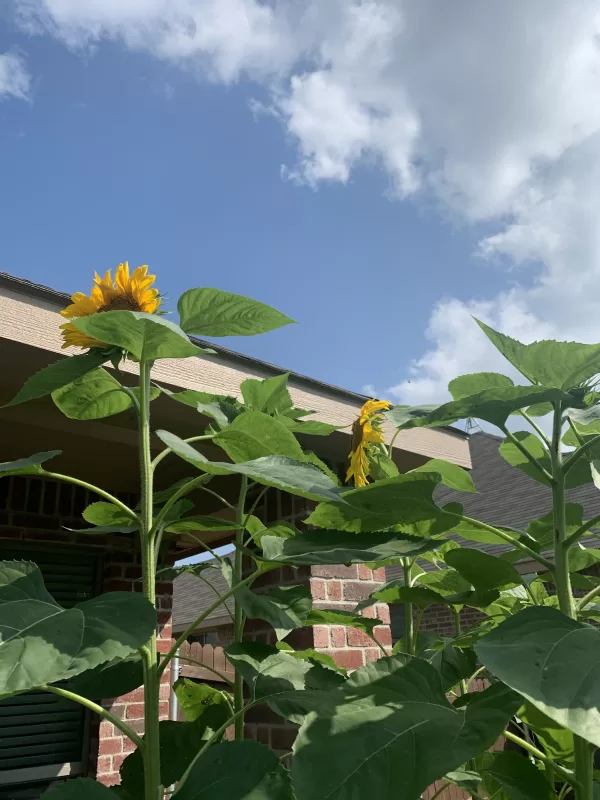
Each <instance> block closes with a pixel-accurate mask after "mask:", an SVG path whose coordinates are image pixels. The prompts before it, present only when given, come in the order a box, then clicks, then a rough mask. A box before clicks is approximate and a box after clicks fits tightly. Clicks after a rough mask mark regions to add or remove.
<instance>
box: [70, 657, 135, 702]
mask: <svg viewBox="0 0 600 800" xmlns="http://www.w3.org/2000/svg"><path fill="white" fill-rule="evenodd" d="M143 682H144V667H143V664H142V659H141V657H140V654H139V653H135V654H134V655H131V656H128V657H127V658H123V659H116V660H115V661H108V662H106V663H104V664H100V666H98V667H95V668H94V669H88V670H87V671H86V672H82V673H81V674H80V675H77V676H76V677H75V678H72V679H71V681H70V682H69V689H70V690H71V691H73V692H75V693H76V694H80V695H82V696H83V697H89V698H90V699H91V700H107V699H109V698H111V697H122V696H123V695H124V694H128V693H129V692H133V691H134V689H137V688H138V687H139V686H141V685H142V684H143Z"/></svg>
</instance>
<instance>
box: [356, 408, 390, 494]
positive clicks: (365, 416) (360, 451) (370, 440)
mask: <svg viewBox="0 0 600 800" xmlns="http://www.w3.org/2000/svg"><path fill="white" fill-rule="evenodd" d="M388 408H391V403H388V402H387V400H367V402H366V403H365V404H364V406H363V407H362V408H361V410H360V415H359V417H358V419H356V420H355V421H354V424H353V425H352V449H351V451H350V456H349V458H350V466H349V467H348V472H347V473H346V481H349V480H350V478H354V485H355V486H366V485H367V483H368V480H367V478H368V477H369V472H370V465H369V451H370V450H372V449H373V448H374V447H378V446H379V445H382V444H383V443H384V438H383V429H382V426H383V413H382V412H383V411H387V410H388Z"/></svg>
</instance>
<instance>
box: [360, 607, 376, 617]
mask: <svg viewBox="0 0 600 800" xmlns="http://www.w3.org/2000/svg"><path fill="white" fill-rule="evenodd" d="M361 613H362V615H363V617H366V618H367V619H376V617H377V611H376V610H375V606H368V607H367V608H363V610H362V612H361Z"/></svg>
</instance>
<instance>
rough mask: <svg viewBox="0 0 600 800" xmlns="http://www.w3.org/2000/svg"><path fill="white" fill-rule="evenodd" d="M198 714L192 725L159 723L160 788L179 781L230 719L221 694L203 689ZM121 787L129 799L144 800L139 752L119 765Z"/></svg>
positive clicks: (141, 763) (131, 754)
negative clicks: (200, 752) (201, 702)
mask: <svg viewBox="0 0 600 800" xmlns="http://www.w3.org/2000/svg"><path fill="white" fill-rule="evenodd" d="M203 688H204V689H205V692H204V702H203V704H202V709H201V713H199V714H198V715H197V716H196V718H195V719H194V721H193V722H175V721H172V720H161V721H160V722H159V723H158V727H159V737H160V773H161V774H160V778H161V782H162V784H163V785H164V786H171V785H172V784H174V783H176V782H177V781H179V780H181V778H182V776H183V774H184V772H185V771H186V769H187V768H188V766H189V764H190V763H191V762H192V760H193V759H194V757H195V756H196V754H197V753H198V751H199V750H200V748H201V747H202V745H203V744H204V743H205V742H206V741H207V739H209V738H210V737H211V736H212V735H213V733H215V732H216V731H217V730H218V729H219V728H220V727H221V726H222V725H224V724H225V723H226V722H227V720H228V719H229V717H230V716H231V710H230V709H231V706H230V704H229V703H228V702H227V701H226V699H225V697H224V696H223V693H222V692H219V691H218V690H217V689H211V688H210V687H208V686H205V687H203ZM120 772H121V785H122V787H123V789H124V790H125V792H126V796H128V797H131V799H132V800H144V797H145V795H144V765H143V761H142V755H141V753H140V751H139V750H135V751H134V752H133V753H130V754H129V755H128V756H127V758H126V759H125V761H123V763H122V764H121V770H120Z"/></svg>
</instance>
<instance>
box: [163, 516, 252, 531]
mask: <svg viewBox="0 0 600 800" xmlns="http://www.w3.org/2000/svg"><path fill="white" fill-rule="evenodd" d="M239 527H240V526H239V525H237V524H236V523H235V522H234V521H233V520H231V519H223V518H222V517H208V516H203V515H199V516H194V517H184V518H183V519H180V520H177V522H171V523H170V524H169V525H167V527H166V528H165V530H167V531H169V533H193V532H194V531H234V530H236V529H238V528H239Z"/></svg>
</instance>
